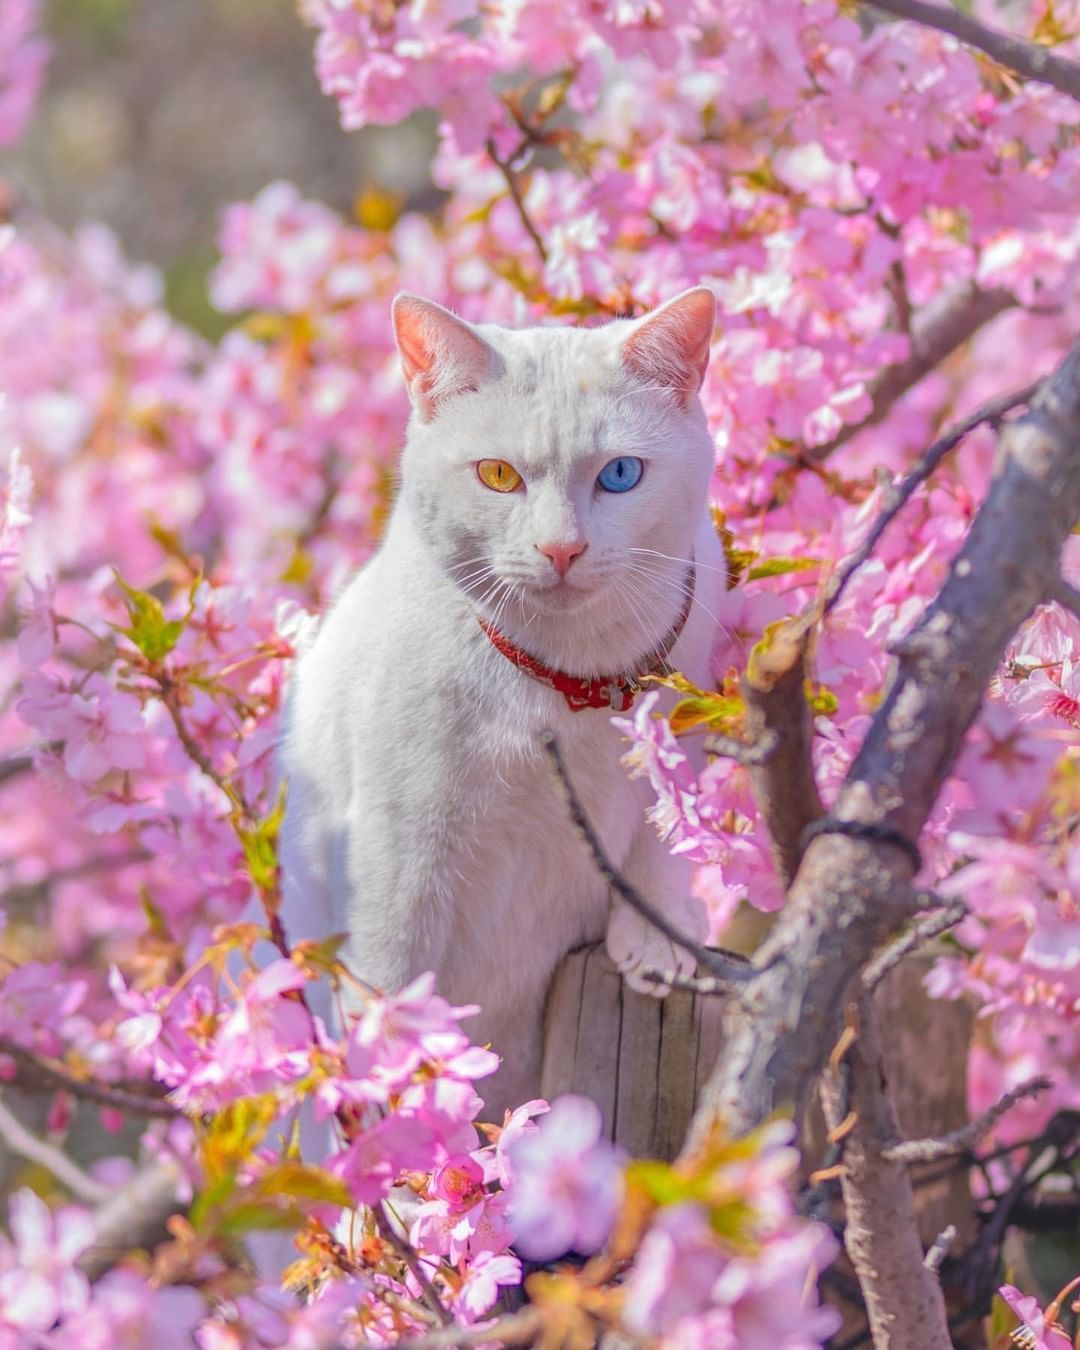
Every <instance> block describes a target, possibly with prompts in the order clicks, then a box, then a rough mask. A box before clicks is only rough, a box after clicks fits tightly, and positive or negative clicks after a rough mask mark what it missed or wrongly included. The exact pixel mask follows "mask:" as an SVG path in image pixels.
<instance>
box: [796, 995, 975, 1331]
mask: <svg viewBox="0 0 1080 1350" xmlns="http://www.w3.org/2000/svg"><path fill="white" fill-rule="evenodd" d="M856 1008H857V1017H858V1034H857V1035H856V1036H855V1038H854V1040H853V1041H852V1044H851V1045H850V1047H849V1049H848V1051H847V1064H848V1068H849V1070H850V1089H848V1087H847V1086H846V1085H844V1084H842V1083H841V1080H840V1078H839V1075H838V1074H837V1073H836V1072H835V1071H830V1072H829V1073H828V1074H826V1076H825V1079H824V1081H823V1083H822V1093H821V1099H822V1105H823V1106H824V1108H825V1120H826V1123H827V1124H828V1126H829V1129H830V1131H836V1130H838V1129H840V1128H841V1127H843V1126H846V1125H847V1122H848V1120H849V1119H850V1115H851V1114H853V1115H854V1117H855V1125H854V1128H852V1129H850V1130H849V1131H848V1132H847V1133H846V1135H845V1139H844V1167H843V1170H842V1172H841V1173H840V1189H841V1192H842V1193H843V1197H844V1214H845V1219H846V1222H845V1226H844V1246H845V1247H846V1248H847V1253H848V1256H850V1258H851V1263H852V1265H853V1266H854V1267H855V1273H856V1274H857V1275H858V1277H859V1284H860V1287H861V1288H862V1291H863V1295H864V1297H865V1300H866V1313H867V1317H868V1319H869V1323H870V1331H871V1334H872V1335H873V1338H874V1345H875V1347H878V1348H879V1350H882V1348H883V1347H887V1348H888V1350H951V1347H952V1341H951V1339H950V1337H949V1328H948V1322H947V1319H946V1315H945V1300H944V1298H943V1297H942V1293H941V1286H940V1285H939V1283H938V1280H937V1277H936V1275H935V1274H934V1273H933V1271H931V1270H928V1269H927V1268H926V1266H925V1265H924V1264H923V1250H922V1244H921V1243H920V1242H919V1226H918V1223H917V1222H916V1218H915V1198H914V1195H913V1193H912V1189H911V1178H910V1177H909V1175H908V1172H907V1169H906V1168H905V1167H904V1166H903V1164H902V1163H896V1162H889V1161H888V1160H887V1158H886V1156H885V1150H886V1148H887V1146H888V1145H890V1144H893V1143H895V1141H896V1140H897V1139H898V1138H899V1134H900V1127H899V1124H898V1122H897V1119H896V1112H895V1110H894V1108H893V1104H892V1095H891V1093H890V1092H889V1089H888V1082H887V1080H886V1077H885V1065H884V1061H883V1058H882V1052H881V1041H880V1037H879V1036H878V1029H877V1018H876V1014H875V1012H874V1005H873V1000H872V998H871V996H870V995H869V994H867V993H862V994H861V995H860V996H859V1000H858V1002H857V1004H856ZM849 1090H850V1098H849Z"/></svg>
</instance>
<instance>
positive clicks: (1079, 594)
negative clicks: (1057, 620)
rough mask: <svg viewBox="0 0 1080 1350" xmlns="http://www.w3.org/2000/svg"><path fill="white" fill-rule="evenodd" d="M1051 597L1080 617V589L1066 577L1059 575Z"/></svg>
mask: <svg viewBox="0 0 1080 1350" xmlns="http://www.w3.org/2000/svg"><path fill="white" fill-rule="evenodd" d="M1050 599H1051V600H1053V601H1055V602H1056V603H1057V604H1059V605H1060V606H1061V607H1062V609H1067V610H1069V612H1070V613H1072V614H1075V615H1076V617H1077V618H1078V619H1080V591H1078V590H1077V589H1076V587H1075V586H1070V585H1069V583H1068V582H1067V581H1066V580H1065V578H1064V577H1058V579H1057V582H1056V583H1055V585H1054V588H1053V590H1052V591H1051V592H1050Z"/></svg>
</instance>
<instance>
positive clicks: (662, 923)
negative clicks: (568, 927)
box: [540, 731, 753, 982]
mask: <svg viewBox="0 0 1080 1350" xmlns="http://www.w3.org/2000/svg"><path fill="white" fill-rule="evenodd" d="M540 744H541V745H542V746H543V749H544V753H545V754H546V755H547V757H548V760H549V762H550V764H551V769H552V773H553V776H554V778H555V782H556V785H557V786H558V788H559V791H560V794H561V796H562V798H563V801H564V802H565V803H566V809H567V811H568V812H569V815H570V819H571V821H572V822H573V825H574V828H575V829H576V830H577V833H578V837H579V838H580V839H581V841H582V843H583V844H584V845H585V847H586V848H587V849H588V851H589V852H590V853H591V854H592V859H593V863H594V864H595V866H596V870H597V871H598V872H599V873H600V875H601V876H602V877H603V879H604V880H605V881H606V882H607V884H608V885H609V886H610V887H611V889H612V890H613V891H614V892H615V894H616V895H618V896H620V897H621V899H623V900H625V901H626V903H627V904H628V905H629V906H630V908H631V909H633V910H636V911H637V913H638V914H640V915H641V916H642V918H644V919H647V920H648V922H649V923H651V924H652V926H653V927H654V928H655V929H657V930H658V931H659V932H661V933H663V935H664V937H666V938H667V940H668V941H669V942H672V943H674V944H675V946H677V947H681V948H682V949H683V951H685V952H689V953H690V955H691V956H693V957H694V958H695V959H696V961H697V963H698V965H700V966H704V967H705V969H706V970H710V971H712V973H713V974H714V975H716V976H718V977H719V978H720V979H723V980H728V981H731V982H735V981H743V980H747V979H749V978H750V976H751V974H752V973H753V972H752V968H751V967H750V966H749V965H737V964H736V963H735V962H733V961H729V960H727V959H725V958H724V957H722V956H719V955H717V953H716V952H714V951H711V950H710V949H709V948H708V947H703V946H701V944H700V943H697V942H695V941H694V940H693V938H689V937H687V936H686V934H685V933H681V932H680V931H679V929H678V928H676V926H675V925H674V924H673V923H672V922H671V920H670V919H669V918H668V917H667V916H666V915H665V914H663V913H661V911H660V910H658V909H657V908H656V906H655V905H653V904H652V902H651V901H649V900H646V899H645V897H644V896H643V895H642V894H641V892H640V891H638V890H636V889H635V888H634V887H633V886H631V885H630V883H629V882H628V881H627V880H626V879H625V878H624V877H623V876H622V874H621V873H620V872H619V871H618V870H617V868H615V867H614V866H613V865H612V864H611V863H610V862H609V861H608V857H607V854H606V853H605V852H604V848H603V845H602V844H601V843H600V840H599V839H598V838H597V835H596V831H595V830H594V829H593V827H592V825H591V824H590V822H589V818H588V816H587V815H586V814H585V808H584V807H583V806H582V804H581V800H580V798H579V797H578V795H577V793H576V792H575V791H574V788H573V785H572V784H571V782H570V779H569V777H568V775H567V772H566V765H565V764H564V763H563V757H562V752H561V751H560V749H559V743H558V741H557V740H556V738H555V735H554V733H552V732H550V731H545V732H543V733H541V736H540Z"/></svg>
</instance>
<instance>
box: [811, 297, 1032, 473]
mask: <svg viewBox="0 0 1080 1350" xmlns="http://www.w3.org/2000/svg"><path fill="white" fill-rule="evenodd" d="M1016 303H1017V301H1016V297H1015V296H1014V295H1012V294H1011V293H1010V292H1009V291H1005V290H982V289H981V288H980V287H978V286H976V285H975V284H974V283H973V282H962V283H961V284H960V285H958V286H956V287H955V288H954V289H952V290H950V291H946V292H945V293H944V294H943V295H941V296H939V297H937V298H936V299H934V300H931V301H930V302H929V304H926V305H924V306H923V307H922V309H920V310H919V311H918V313H916V314H914V315H912V318H911V354H910V355H909V356H908V357H907V358H906V359H905V360H903V361H898V362H896V363H895V364H894V365H891V366H885V367H884V369H882V370H879V371H878V372H877V374H875V375H873V376H871V378H870V379H869V380H868V381H867V383H866V392H867V393H868V394H869V396H870V402H871V409H870V412H869V414H868V415H867V416H866V417H864V418H863V419H862V420H861V421H860V422H851V423H849V424H848V425H846V426H844V427H842V428H841V429H840V430H839V431H838V432H837V433H836V435H835V436H834V437H833V438H832V440H831V441H826V442H825V444H824V445H815V446H812V447H809V448H804V449H803V451H802V455H801V458H802V459H803V460H804V461H805V462H806V463H808V464H821V463H822V462H823V461H824V460H826V459H828V458H829V456H830V455H831V454H832V453H833V451H834V450H839V449H840V447H841V446H842V445H846V443H847V442H848V441H849V440H851V438H852V436H855V435H857V434H858V433H859V432H860V431H864V430H865V429H866V428H867V427H873V426H877V424H878V423H879V422H883V421H884V420H885V418H886V417H887V416H888V415H889V412H890V411H891V410H892V407H893V404H894V403H896V402H897V400H898V399H900V398H901V397H902V396H903V395H904V394H906V393H907V391H908V390H909V389H912V388H913V387H914V386H915V385H917V384H918V383H919V381H920V380H922V379H924V378H925V377H926V376H927V375H929V374H930V372H931V371H932V370H936V369H937V367H938V366H939V365H941V363H942V361H944V360H945V359H946V357H948V356H950V355H951V354H952V353H953V352H954V351H955V350H956V349H957V347H960V346H962V345H963V344H964V343H965V342H967V340H968V339H969V338H970V337H972V336H973V335H974V334H975V333H977V332H978V331H979V329H980V328H981V327H982V326H983V324H986V323H989V322H990V320H991V319H996V318H997V316H998V315H999V314H1002V313H1004V311H1005V310H1007V309H1010V308H1012V306H1014V305H1015V304H1016Z"/></svg>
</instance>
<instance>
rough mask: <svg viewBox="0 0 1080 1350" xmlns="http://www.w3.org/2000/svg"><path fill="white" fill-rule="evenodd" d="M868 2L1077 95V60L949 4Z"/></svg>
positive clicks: (1079, 85)
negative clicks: (1003, 29)
mask: <svg viewBox="0 0 1080 1350" xmlns="http://www.w3.org/2000/svg"><path fill="white" fill-rule="evenodd" d="M871 3H872V4H873V7H874V8H875V9H880V10H883V11H884V12H885V13H886V14H891V15H893V17H894V18H897V19H911V20H912V21H913V22H915V23H921V24H925V25H926V27H927V28H937V29H938V30H939V31H940V32H942V33H950V34H951V35H952V36H953V37H954V38H959V39H960V41H961V42H964V43H966V44H967V45H968V46H969V47H974V48H975V49H976V50H977V51H980V52H983V53H984V55H986V56H989V57H990V59H991V60H992V61H996V62H997V63H998V65H999V66H1005V67H1006V68H1007V69H1009V70H1011V71H1012V72H1013V73H1014V74H1015V75H1019V76H1020V77H1021V78H1022V79H1025V80H1036V81H1038V83H1039V84H1049V85H1051V86H1052V87H1053V88H1054V89H1057V90H1059V91H1060V92H1061V93H1063V94H1069V95H1071V96H1072V97H1073V98H1076V99H1080V63H1078V62H1076V61H1070V60H1069V59H1068V57H1065V56H1057V55H1055V53H1054V52H1052V51H1051V50H1050V49H1049V48H1048V47H1043V46H1041V45H1040V44H1039V43H1037V42H1025V41H1024V39H1023V38H1018V37H1013V36H1012V34H1011V33H1002V32H1001V31H1000V30H999V29H997V28H990V27H988V26H987V25H986V24H984V23H980V22H979V20H978V19H974V18H972V17H971V15H970V14H965V13H964V11H963V10H961V9H954V8H953V7H952V6H951V5H936V4H930V3H927V0H871Z"/></svg>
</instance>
